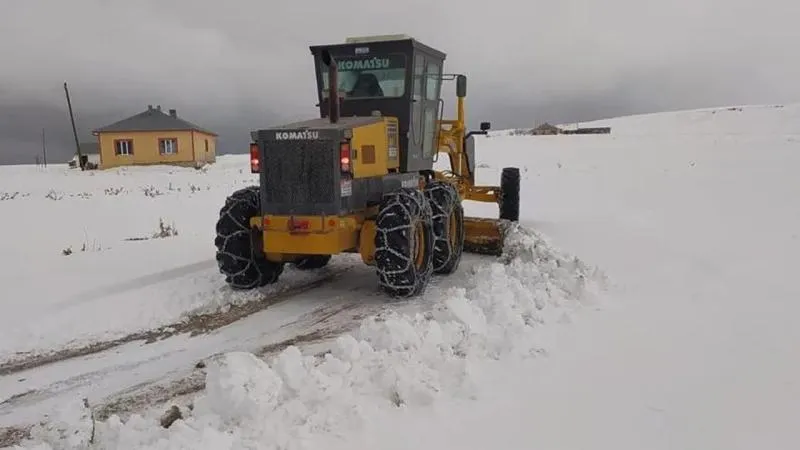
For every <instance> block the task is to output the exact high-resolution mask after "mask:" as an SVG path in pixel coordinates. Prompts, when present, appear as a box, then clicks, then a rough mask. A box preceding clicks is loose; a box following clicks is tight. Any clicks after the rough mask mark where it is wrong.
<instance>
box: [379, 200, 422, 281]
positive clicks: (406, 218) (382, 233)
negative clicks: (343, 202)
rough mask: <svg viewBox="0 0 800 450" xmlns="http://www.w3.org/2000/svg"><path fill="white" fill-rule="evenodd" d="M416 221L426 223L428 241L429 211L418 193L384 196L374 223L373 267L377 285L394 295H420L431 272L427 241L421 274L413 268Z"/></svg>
mask: <svg viewBox="0 0 800 450" xmlns="http://www.w3.org/2000/svg"><path fill="white" fill-rule="evenodd" d="M418 220H422V221H424V222H426V224H427V226H426V229H427V230H426V238H427V239H430V240H432V237H433V224H432V220H433V211H432V209H431V205H430V203H429V202H428V199H427V198H426V197H425V195H424V194H423V192H422V191H421V190H419V189H414V188H402V189H399V190H397V191H395V192H392V193H391V194H388V195H385V196H384V198H383V201H382V202H381V206H380V212H379V213H378V217H377V219H376V220H375V228H376V230H375V267H376V270H377V272H378V278H379V281H378V282H379V284H380V286H381V287H382V288H383V289H384V290H385V291H387V292H388V293H390V294H392V295H394V296H401V297H407V296H413V295H416V294H419V293H421V292H422V290H423V289H424V288H425V286H427V284H428V281H429V280H430V277H431V274H432V272H433V263H432V258H433V252H432V251H430V250H432V242H431V241H430V240H429V244H428V246H427V247H428V250H427V251H426V253H427V254H426V255H425V259H426V261H425V264H424V265H423V269H422V271H420V272H417V271H416V270H415V267H414V261H413V260H412V258H413V255H412V252H413V249H414V247H415V244H416V242H415V240H416V233H414V225H415V223H416V222H417V221H418Z"/></svg>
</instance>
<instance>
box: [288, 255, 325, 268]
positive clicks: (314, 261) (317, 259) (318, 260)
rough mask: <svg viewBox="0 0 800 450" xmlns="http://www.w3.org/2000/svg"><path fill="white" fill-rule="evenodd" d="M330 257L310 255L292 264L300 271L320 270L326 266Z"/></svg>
mask: <svg viewBox="0 0 800 450" xmlns="http://www.w3.org/2000/svg"><path fill="white" fill-rule="evenodd" d="M330 260H331V255H311V256H304V257H302V258H300V259H298V260H297V261H295V262H294V266H295V267H296V268H298V269H300V270H314V269H321V268H323V267H325V266H327V265H328V263H329V262H330Z"/></svg>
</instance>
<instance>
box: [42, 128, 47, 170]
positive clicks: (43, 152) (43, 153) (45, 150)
mask: <svg viewBox="0 0 800 450" xmlns="http://www.w3.org/2000/svg"><path fill="white" fill-rule="evenodd" d="M42 157H43V158H44V166H45V167H47V142H46V141H45V139H44V128H42Z"/></svg>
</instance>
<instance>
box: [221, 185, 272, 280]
mask: <svg viewBox="0 0 800 450" xmlns="http://www.w3.org/2000/svg"><path fill="white" fill-rule="evenodd" d="M259 214H261V196H260V192H259V188H258V186H250V187H246V188H244V189H240V190H238V191H236V192H234V193H233V194H231V195H230V196H229V197H228V198H227V199H226V200H225V206H223V207H222V209H220V212H219V219H218V220H217V227H216V229H217V237H216V238H215V239H214V245H215V246H216V247H217V256H216V258H217V266H218V267H219V270H220V272H221V273H222V274H223V275H225V281H226V282H227V283H228V285H230V287H231V288H233V289H240V290H244V289H254V288H257V287H261V286H265V285H267V284H272V283H275V282H276V281H278V277H279V276H280V275H281V273H282V272H283V263H277V262H272V261H269V260H267V259H266V258H265V257H264V254H263V253H262V252H261V248H260V245H259V243H260V242H261V239H260V236H259V233H260V232H259V231H258V230H256V229H252V228H250V218H251V217H255V216H258V215H259Z"/></svg>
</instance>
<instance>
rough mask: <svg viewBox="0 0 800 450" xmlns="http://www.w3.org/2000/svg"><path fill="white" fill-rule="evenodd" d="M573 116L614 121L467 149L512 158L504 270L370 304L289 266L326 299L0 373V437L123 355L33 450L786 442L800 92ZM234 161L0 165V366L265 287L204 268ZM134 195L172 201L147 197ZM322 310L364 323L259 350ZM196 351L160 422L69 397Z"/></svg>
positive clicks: (238, 176) (121, 384)
mask: <svg viewBox="0 0 800 450" xmlns="http://www.w3.org/2000/svg"><path fill="white" fill-rule="evenodd" d="M581 125H585V126H589V125H592V126H593V125H599V126H604V125H608V126H611V127H612V134H611V135H608V136H606V135H597V136H541V137H532V136H512V135H509V133H508V132H495V133H493V134H492V135H491V136H490V137H488V138H482V139H480V141H479V142H478V160H479V163H483V164H487V165H488V167H486V168H482V169H481V172H480V173H479V178H480V181H482V182H486V183H496V182H497V180H498V177H499V170H500V169H501V168H502V167H503V166H510V165H513V166H519V167H521V168H522V169H523V186H522V195H523V208H522V211H521V214H522V218H523V220H522V221H523V225H524V227H523V229H521V230H520V231H518V232H517V233H515V234H514V235H513V242H512V243H511V244H510V245H511V246H512V247H513V249H514V251H515V252H514V253H515V254H516V255H517V257H516V258H515V259H513V260H511V261H505V263H504V262H502V261H501V262H494V261H492V260H491V259H487V258H468V259H466V260H465V265H464V267H463V268H462V269H461V271H460V273H459V274H457V275H456V276H455V277H453V278H452V279H451V280H447V281H444V280H440V281H438V282H437V284H436V285H434V286H433V287H432V289H431V290H430V291H429V293H428V294H427V295H426V296H425V297H424V298H422V299H420V300H418V301H415V302H411V303H403V304H397V305H387V304H384V303H383V301H382V300H380V298H376V297H375V296H374V295H372V290H371V289H373V285H374V282H375V280H374V278H373V274H372V273H371V271H369V270H368V269H364V268H363V267H361V266H359V265H357V264H356V263H357V260H356V261H354V260H351V259H347V258H343V259H342V260H339V261H337V263H336V264H334V265H332V266H331V268H330V269H328V270H326V271H321V272H315V273H305V274H300V273H294V272H291V271H287V273H286V276H285V277H284V280H282V284H281V285H280V286H276V287H272V288H269V289H272V290H280V289H288V290H291V289H294V288H295V287H297V286H304V285H306V284H308V283H310V282H312V281H314V280H315V279H320V278H324V277H333V280H332V282H331V283H332V285H333V287H330V286H329V285H328V284H326V285H325V286H324V287H322V288H319V289H316V290H309V291H307V292H303V293H301V294H300V297H299V300H298V298H296V297H293V298H292V299H289V300H287V301H286V302H285V303H280V304H278V305H275V306H269V307H267V308H266V309H264V310H263V311H261V312H259V313H257V314H253V315H251V316H249V317H247V318H245V319H242V320H240V321H237V322H235V323H232V324H230V325H227V326H222V327H220V328H218V329H216V330H215V332H213V333H209V334H201V335H200V336H197V337H190V336H189V335H187V334H181V333H178V334H175V335H174V336H173V335H171V334H170V333H169V332H168V331H167V332H166V334H165V336H163V337H161V339H162V340H160V341H158V342H155V343H150V344H143V343H140V342H136V341H131V342H127V343H125V344H124V345H121V346H119V347H116V348H112V349H109V350H107V351H105V352H102V353H100V354H96V355H86V356H77V357H75V358H70V359H69V360H67V361H63V362H59V363H54V364H43V365H39V366H36V367H32V368H30V369H27V370H21V371H18V370H9V371H8V372H9V373H8V374H6V373H3V374H1V375H2V378H0V418H2V419H3V422H2V424H0V426H11V425H17V424H21V423H27V422H28V421H29V420H31V419H33V418H34V417H36V416H37V414H40V413H42V412H43V411H44V410H43V409H41V408H40V407H39V406H37V405H41V402H39V400H37V399H38V398H39V397H41V398H47V395H43V394H42V393H43V392H45V391H46V390H47V389H51V390H58V389H59V388H60V387H61V386H62V385H64V384H69V383H65V382H64V381H63V380H61V379H60V377H65V376H70V375H64V374H65V373H80V372H81V370H84V371H91V370H89V369H86V368H87V367H91V366H92V365H93V364H94V365H98V367H104V368H109V367H111V368H114V369H113V370H112V369H108V371H107V372H106V371H99V372H98V371H95V372H92V373H94V375H93V376H94V377H95V378H92V377H89V376H85V375H81V376H76V377H74V379H73V381H72V382H74V383H76V384H80V383H83V382H85V381H86V380H87V379H88V380H90V382H89V384H88V386H89V387H91V388H93V389H94V388H96V389H99V391H96V392H95V391H92V389H90V388H86V387H84V388H82V389H83V390H74V391H65V392H62V394H61V395H60V396H58V397H53V398H54V399H57V401H55V400H54V401H53V402H52V403H51V404H49V405H48V406H47V408H54V409H53V411H56V412H57V413H58V414H60V415H56V416H53V417H51V419H50V420H49V421H47V422H44V425H42V426H36V427H34V428H33V429H31V430H30V435H31V436H32V437H33V440H32V441H25V442H23V445H24V446H25V448H39V449H50V448H53V449H56V448H85V446H82V445H83V444H85V442H87V441H88V440H89V439H90V437H91V435H92V434H94V439H93V440H94V443H95V448H165V449H166V448H170V449H172V448H187V449H189V448H191V449H204V448H208V449H238V448H265V449H272V448H276V449H277V448H284V449H301V448H325V449H338V448H341V449H349V450H352V449H362V448H363V449H374V448H384V449H401V448H403V449H412V448H414V449H419V448H431V449H449V448H457V449H459V450H464V449H486V448H490V447H498V448H506V449H527V448H548V449H578V448H581V449H587V448H602V449H606V448H614V449H642V448H647V449H667V448H670V449H672V448H680V449H689V448H692V449H694V448H703V449H726V450H730V449H753V448H769V449H794V448H797V443H798V442H800V431H798V429H797V426H796V423H797V418H798V417H800V383H799V382H798V380H800V362H799V361H800V328H798V327H797V326H796V324H795V321H796V317H798V315H799V314H800V303H799V302H798V300H800V287H798V285H797V284H796V283H795V282H794V280H793V275H794V272H796V271H797V269H798V268H800V267H799V266H800V264H798V263H797V262H796V258H795V256H794V255H795V254H797V252H798V250H800V238H799V237H798V235H800V231H798V230H800V203H798V201H797V198H798V197H799V196H800V181H798V180H800V178H798V176H797V173H798V169H800V106H798V105H787V106H785V107H772V106H764V107H755V106H753V107H744V108H732V109H727V108H719V109H709V110H702V111H686V112H676V113H664V114H655V115H646V116H634V117H625V118H618V119H610V120H605V121H600V122H598V123H596V124H594V123H593V124H581ZM246 163H247V160H246V158H242V157H225V158H221V159H220V162H219V163H218V164H217V165H215V166H214V167H212V168H210V169H209V170H208V171H207V172H203V171H195V170H193V169H167V168H161V169H153V168H149V169H128V170H122V171H109V172H97V173H77V172H74V171H67V170H65V169H63V168H56V167H51V168H49V169H48V170H47V171H46V172H45V171H42V170H41V169H36V168H29V167H23V168H16V167H12V168H2V169H0V170H2V172H0V199H3V200H2V201H0V211H2V214H3V217H4V218H6V220H5V222H4V227H5V228H4V229H5V230H6V236H7V238H6V239H4V240H3V243H2V255H3V256H2V258H3V259H2V262H3V271H2V275H0V276H1V277H3V279H2V281H3V285H4V293H5V295H4V296H3V301H4V304H5V305H7V307H6V309H5V314H3V315H2V317H0V321H2V322H1V323H0V325H1V326H2V339H0V352H1V353H0V355H2V356H0V364H6V365H7V367H12V366H13V364H14V362H15V361H24V360H25V358H32V357H33V358H35V357H36V355H39V354H41V353H42V352H50V353H51V352H54V351H63V350H64V349H75V348H81V347H83V346H86V345H90V344H92V343H93V342H104V341H109V340H114V339H123V338H124V337H125V336H128V335H130V334H131V333H136V332H141V331H143V330H144V331H147V330H152V329H154V328H158V327H170V326H172V325H173V324H176V323H178V324H179V323H181V321H182V320H185V319H186V318H187V317H188V318H191V317H193V316H196V315H197V314H200V313H215V312H219V311H225V310H228V309H230V308H232V307H236V306H238V305H248V304H252V303H254V302H258V299H259V296H260V295H264V294H265V292H264V291H261V292H256V293H250V294H238V295H233V294H232V293H231V292H230V291H229V290H227V289H226V288H225V286H224V285H223V283H222V280H221V278H220V276H218V275H217V272H216V269H215V267H214V263H213V232H214V231H213V223H214V221H215V217H216V214H217V210H218V208H219V206H220V205H221V204H222V202H223V200H224V198H225V196H226V195H227V194H228V193H230V192H231V191H232V190H234V189H236V188H238V187H240V186H243V185H245V184H249V183H251V182H252V181H253V176H251V175H250V174H249V173H248V172H247V166H246ZM150 186H153V187H154V188H155V190H158V191H160V192H161V193H162V194H163V195H155V196H151V195H147V192H150V193H152V192H153V189H152V188H150ZM119 188H124V190H122V191H120V192H118V193H117V189H119ZM107 189H108V191H107ZM178 189H180V191H178ZM51 190H52V192H51ZM14 192H19V194H17V195H16V196H15V197H13V198H8V197H11V196H13V195H14ZM3 193H6V194H5V195H4V194H3ZM86 194H90V195H86ZM467 212H468V213H471V214H474V215H484V216H487V215H494V214H496V208H492V207H491V205H489V206H487V205H480V204H478V205H472V204H470V205H469V206H468V210H467ZM9 218H12V219H9ZM159 219H164V220H165V221H166V223H168V224H172V223H174V224H175V226H176V228H177V230H178V234H177V236H167V237H159V238H155V239H152V238H151V239H146V240H126V239H128V238H144V237H152V235H153V234H154V233H156V232H157V231H158V229H159V227H158V224H159ZM532 230H535V231H532ZM539 233H541V234H542V235H541V236H540V235H539ZM166 234H171V233H166ZM9 237H12V238H9ZM84 244H85V245H86V249H85V250H86V251H82V250H83V248H82V247H83V246H84ZM66 248H71V249H72V253H71V254H69V255H64V254H63V253H62V251H63V250H64V249H66ZM572 255H576V256H577V258H576V257H575V256H572ZM595 266H596V267H598V268H599V270H598V269H595ZM337 271H339V272H337ZM340 272H342V273H343V272H346V273H344V275H343V277H342V278H343V279H344V280H346V281H343V280H342V279H337V278H336V276H337V273H340ZM351 275H352V276H354V277H356V278H355V279H353V278H351ZM606 275H607V276H608V279H606V278H605V276H606ZM607 281H610V284H608V283H607ZM337 283H338V284H337ZM606 286H608V287H609V288H610V289H609V291H608V292H604V287H606ZM353 292H355V293H356V294H353ZM266 294H269V292H266ZM354 301H355V302H356V303H355V304H354V303H353V302H354ZM331 305H333V306H331ZM331 307H336V308H337V309H336V311H337V314H333V315H334V316H337V317H341V313H338V311H351V312H352V311H355V312H357V313H358V314H350V315H348V316H347V317H348V319H347V320H345V321H344V322H342V323H346V324H348V326H347V327H333V328H332V330H333V331H334V332H332V333H331V334H330V335H329V336H328V337H329V339H327V340H324V341H320V342H319V344H321V345H319V346H316V347H314V346H311V347H309V346H304V345H299V346H298V347H295V346H288V347H286V346H282V347H281V348H283V350H281V351H278V352H272V353H270V352H256V351H254V349H257V348H259V346H263V345H267V344H270V343H272V342H288V341H291V338H292V336H294V335H298V334H301V333H308V332H309V330H314V326H315V325H314V324H315V323H317V322H318V320H317V317H318V312H319V311H320V309H323V310H324V308H331ZM326 317H327V315H326ZM259 327H260V328H261V329H263V330H264V333H263V334H260V335H259V334H256V333H253V330H257V329H259ZM198 342H199V343H201V344H199V345H198V344H197V343H198ZM237 343H239V344H237ZM284 347H285V348H284ZM198 348H203V350H204V351H205V352H203V351H200V350H198ZM301 350H302V353H301ZM323 350H325V351H328V352H327V353H324V354H323V353H320V352H321V351H323ZM187 354H188V355H189V356H190V357H187ZM212 354H213V355H215V356H214V357H213V358H208V359H206V362H207V364H206V366H205V369H202V370H201V372H200V375H199V376H201V377H202V379H203V381H204V387H205V389H201V390H198V391H196V392H191V393H189V394H187V395H180V396H178V395H177V394H176V398H175V404H177V405H179V406H180V408H181V410H182V411H183V415H184V416H185V417H184V420H180V421H178V422H175V423H174V424H173V425H172V426H171V427H170V428H169V429H164V428H161V427H159V425H158V421H159V416H160V415H161V414H162V413H163V412H164V410H165V409H166V407H167V406H169V405H171V404H172V403H166V404H161V403H159V404H153V405H152V406H153V407H152V408H140V410H138V411H136V412H137V413H138V414H134V415H133V416H130V415H129V414H124V415H123V414H121V415H119V416H117V415H113V414H112V415H111V416H110V417H102V418H100V419H97V420H96V422H95V423H93V421H92V420H91V419H90V418H89V417H88V415H87V414H88V411H89V410H88V409H85V408H84V409H82V408H81V404H82V402H81V399H82V397H83V396H86V397H88V398H89V403H90V405H96V404H97V403H98V402H102V400H103V397H104V395H105V394H108V395H110V394H112V393H114V392H116V391H118V390H123V389H125V388H128V387H132V386H134V384H135V383H136V379H137V378H136V377H137V376H139V377H142V376H145V375H143V374H137V373H131V374H128V375H129V378H127V379H124V378H121V377H120V376H118V373H119V372H120V371H121V369H119V367H124V365H122V364H123V363H122V361H118V362H117V364H118V365H114V364H111V363H109V361H110V360H112V359H113V358H118V359H120V360H130V359H131V358H133V359H137V358H138V360H141V361H142V365H140V366H134V367H138V368H141V367H147V368H148V370H144V369H137V370H142V371H143V372H146V376H148V377H156V376H162V375H167V373H166V372H165V370H164V366H165V365H166V366H169V365H170V364H171V362H172V363H174V360H177V361H179V362H180V364H184V363H186V362H189V361H194V359H195V358H197V359H204V358H207V357H208V356H210V355H212ZM134 355H135V356H134ZM165 355H170V356H169V357H165ZM255 355H258V357H256V356H255ZM173 356H174V358H173ZM101 360H103V361H102V364H101ZM8 364H11V365H12V366H8ZM109 364H110V365H109ZM173 369H174V370H175V371H177V370H178V367H177V366H176V367H174V368H171V369H170V370H173ZM104 370H105V369H104ZM64 371H66V372H64ZM70 371H71V372H70ZM134 372H136V371H134ZM170 373H172V372H170ZM109 379H110V380H114V383H111V382H109V381H107V380H109ZM92 383H96V384H94V385H93V384H92ZM112 384H113V386H111V385H112ZM84 386H86V384H84ZM103 389H106V390H105V391H104V390H103ZM31 392H32V393H33V394H32V395H28V394H27V393H31ZM97 392H103V394H102V395H101V394H98V393H97ZM26 396H28V397H26ZM23 400H24V401H23ZM25 401H27V403H25ZM37 402H39V403H37ZM23 404H24V405H26V408H27V409H25V408H22V407H21V406H20V405H23ZM189 405H191V408H189ZM23 411H24V412H23ZM91 411H92V412H93V413H94V414H95V415H97V410H96V409H94V408H93V409H92V410H91Z"/></svg>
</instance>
